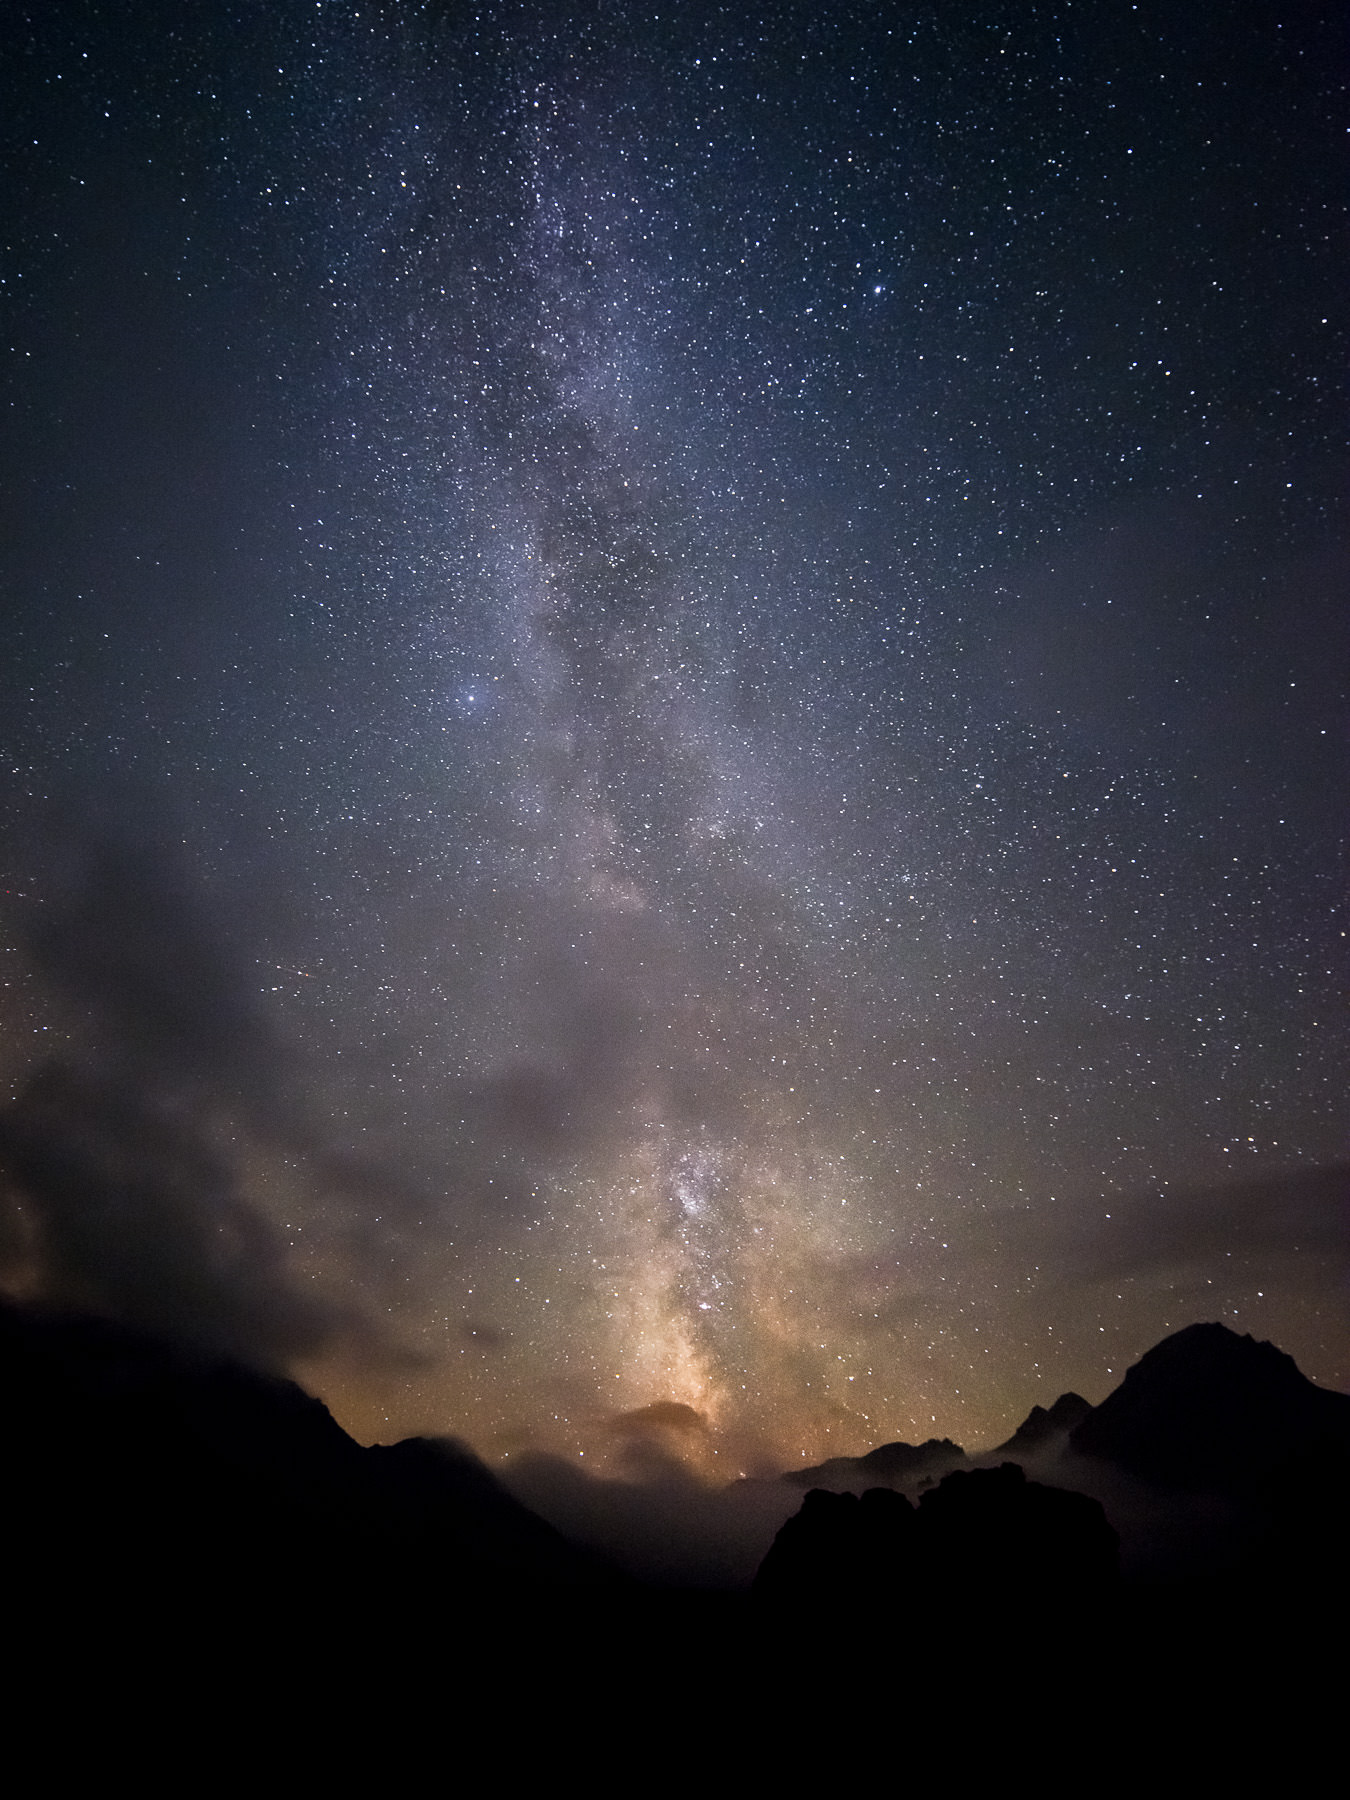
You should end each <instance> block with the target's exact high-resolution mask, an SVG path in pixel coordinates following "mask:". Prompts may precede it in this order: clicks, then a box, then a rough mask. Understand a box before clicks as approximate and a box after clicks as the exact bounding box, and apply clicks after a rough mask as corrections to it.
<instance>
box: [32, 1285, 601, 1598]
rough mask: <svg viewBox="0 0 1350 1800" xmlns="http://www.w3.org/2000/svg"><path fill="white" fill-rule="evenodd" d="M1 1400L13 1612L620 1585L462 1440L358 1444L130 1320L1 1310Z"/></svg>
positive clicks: (266, 1384)
mask: <svg viewBox="0 0 1350 1800" xmlns="http://www.w3.org/2000/svg"><path fill="white" fill-rule="evenodd" d="M0 1408H2V1409H3V1418H4V1421H5V1438H4V1445H5V1457H6V1467H5V1479H4V1484H3V1489H0V1516H2V1517H3V1520H4V1526H5V1529H6V1533H7V1537H6V1541H7V1542H8V1543H9V1544H11V1545H13V1544H22V1545H24V1546H25V1556H24V1559H23V1563H22V1566H21V1567H20V1568H19V1569H18V1571H17V1574H16V1577H15V1582H14V1583H13V1584H12V1586H11V1615H10V1616H11V1619H13V1618H14V1617H15V1616H16V1614H17V1616H18V1617H20V1618H22V1617H25V1616H27V1617H28V1618H29V1620H30V1621H38V1620H40V1619H44V1618H50V1617H52V1616H59V1614H60V1612H61V1610H62V1608H63V1607H65V1606H67V1605H69V1604H71V1603H72V1602H77V1603H78V1604H79V1605H81V1606H90V1605H93V1606H94V1607H95V1608H99V1607H102V1608H113V1609H120V1610H125V1611H126V1613H127V1616H128V1617H129V1618H136V1619H140V1620H151V1619H156V1618H159V1617H171V1616H172V1617H177V1616H180V1615H182V1614H184V1613H185V1612H190V1613H192V1614H193V1615H194V1616H197V1617H214V1618H215V1619H216V1622H217V1624H218V1625H221V1624H223V1623H224V1622H226V1621H227V1620H233V1621H235V1622H238V1621H240V1620H242V1619H243V1618H245V1617H246V1616H257V1615H259V1614H266V1615H267V1616H285V1617H287V1619H288V1620H291V1621H293V1622H296V1621H298V1622H300V1623H302V1624H304V1625H306V1626H310V1625H314V1624H315V1622H316V1621H317V1620H318V1619H319V1618H320V1617H321V1616H324V1615H332V1614H340V1613H343V1612H345V1613H346V1614H347V1615H348V1616H349V1617H350V1616H351V1614H352V1609H353V1608H356V1609H358V1610H359V1609H360V1608H362V1607H363V1606H366V1605H368V1604H374V1605H385V1606H387V1605H388V1604H389V1601H390V1597H391V1596H392V1595H396V1594H397V1595H413V1594H415V1595H417V1596H419V1597H420V1598H421V1599H422V1600H436V1599H440V1600H445V1599H447V1598H452V1599H453V1600H454V1602H455V1604H456V1605H457V1606H459V1607H462V1606H463V1605H464V1604H466V1603H488V1602H491V1603H494V1604H495V1603H496V1602H497V1601H499V1600H501V1599H503V1598H505V1597H506V1596H508V1595H509V1594H510V1593H511V1592H513V1591H516V1590H527V1589H528V1590H533V1589H538V1588H551V1589H558V1590H583V1589H586V1588H589V1587H594V1586H596V1585H603V1584H605V1583H606V1582H609V1581H612V1580H613V1579H614V1578H613V1577H612V1576H610V1575H609V1574H608V1572H607V1571H606V1570H605V1569H604V1567H603V1565H602V1564H601V1562H600V1561H599V1559H597V1558H595V1557H593V1556H589V1555H587V1554H584V1553H582V1552H579V1551H577V1550H575V1549H573V1548H572V1547H571V1546H570V1545H569V1544H568V1543H567V1542H566V1540H565V1539H563V1538H562V1537H561V1536H560V1535H559V1533H557V1532H556V1531H555V1530H554V1529H553V1528H552V1527H551V1526H549V1525H546V1524H545V1523H544V1521H543V1520H541V1519H539V1518H538V1517H536V1516H535V1515H534V1514H533V1513H531V1512H530V1511H529V1510H528V1509H527V1508H526V1507H525V1506H523V1505H521V1503H520V1502H519V1501H517V1500H515V1499H514V1498H513V1497H512V1496H511V1495H510V1494H508V1493H507V1492H506V1490H505V1489H504V1488H502V1486H501V1485H500V1483H498V1481H497V1480H496V1478H495V1477H494V1476H493V1475H492V1474H491V1473H490V1472H489V1471H488V1469H487V1468H486V1467H485V1466H484V1465H483V1464H482V1463H481V1462H480V1461H479V1460H478V1458H477V1457H475V1456H474V1455H473V1454H472V1452H470V1451H469V1450H467V1449H466V1448H464V1447H463V1446H462V1445H458V1444H454V1443H449V1442H434V1441H431V1440H427V1439H410V1440H408V1441H406V1442H404V1443H402V1444H398V1445H395V1446H393V1447H392V1448H373V1449H365V1448H363V1447H362V1446H361V1445H359V1444H357V1443H355V1442H354V1441H353V1440H352V1439H351V1438H350V1437H348V1435H347V1434H346V1432H344V1431H343V1430H342V1429H341V1427H340V1426H339V1425H338V1424H337V1423H336V1422H335V1421H334V1420H333V1418H332V1416H331V1415H330V1414H329V1412H328V1409H327V1408H326V1407H325V1406H324V1405H323V1404H322V1403H321V1402H320V1401H318V1400H315V1399H313V1398H311V1397H310V1396H309V1395H307V1394H306V1393H304V1392H303V1391H302V1390H301V1389H300V1388H299V1387H297V1386H296V1385H295V1384H294V1383H293V1382H290V1381H286V1380H283V1379H280V1378H277V1377H272V1376H267V1375H261V1374H258V1373H257V1372H255V1371H253V1370H250V1369H246V1368H244V1367H242V1366H241V1365H239V1364H237V1363H232V1362H228V1361H224V1360H221V1359H215V1358H209V1357H206V1356H197V1355H193V1354H191V1353H188V1352H184V1351H182V1350H178V1349H174V1348H171V1347H169V1346H167V1345H166V1344H164V1343H162V1342H159V1341H158V1340H156V1339H153V1338H150V1337H147V1336H146V1335H144V1334H142V1333H139V1332H136V1331H133V1330H130V1329H128V1328H126V1327H124V1326H120V1325H113V1324H108V1323H106V1322H102V1321H97V1320H89V1319H75V1320H72V1319H60V1318H53V1317H47V1316H42V1315H39V1314H34V1313H30V1312H26V1311H23V1310H20V1309H18V1308H15V1307H11V1306H0ZM291 1628H295V1626H294V1623H293V1624H292V1627H291Z"/></svg>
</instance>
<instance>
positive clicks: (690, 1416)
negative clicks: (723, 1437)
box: [609, 1400, 709, 1437]
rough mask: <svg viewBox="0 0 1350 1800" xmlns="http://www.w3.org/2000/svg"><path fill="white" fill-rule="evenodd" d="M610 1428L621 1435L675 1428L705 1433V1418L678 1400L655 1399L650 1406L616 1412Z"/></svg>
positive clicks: (685, 1433) (687, 1432) (684, 1432)
mask: <svg viewBox="0 0 1350 1800" xmlns="http://www.w3.org/2000/svg"><path fill="white" fill-rule="evenodd" d="M609 1429H610V1430H611V1431H612V1432H614V1433H615V1434H616V1435H618V1436H622V1437H630V1436H632V1437H645V1436H648V1435H649V1434H650V1433H652V1432H653V1431H655V1432H668V1431H673V1432H677V1433H679V1434H681V1435H683V1436H686V1437H687V1436H706V1435H707V1433H708V1429H709V1427H708V1421H707V1419H706V1418H705V1417H704V1416H703V1414H702V1413H701V1412H698V1411H696V1410H695V1408H694V1407H692V1406H685V1405H684V1404H683V1403H682V1402H681V1401H679V1400H654V1401H653V1402H652V1403H651V1405H650V1406H638V1407H634V1409H633V1410H632V1411H631V1412H622V1413H616V1414H615V1415H614V1417H613V1418H612V1419H611V1420H610V1421H609Z"/></svg>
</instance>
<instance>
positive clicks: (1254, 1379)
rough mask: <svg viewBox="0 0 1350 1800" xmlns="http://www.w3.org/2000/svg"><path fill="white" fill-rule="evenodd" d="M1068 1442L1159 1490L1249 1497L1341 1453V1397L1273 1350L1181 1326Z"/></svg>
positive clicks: (1229, 1334) (1348, 1410) (1346, 1437)
mask: <svg viewBox="0 0 1350 1800" xmlns="http://www.w3.org/2000/svg"><path fill="white" fill-rule="evenodd" d="M1069 1444H1070V1446H1071V1448H1072V1449H1073V1450H1074V1451H1076V1452H1077V1453H1078V1454H1079V1455H1082V1456H1092V1457H1098V1458H1101V1459H1103V1460H1105V1461H1109V1462H1112V1463H1114V1464H1115V1465H1116V1466H1117V1467H1118V1468H1121V1469H1126V1470H1128V1471H1129V1472H1130V1473H1131V1474H1133V1475H1139V1476H1142V1477H1143V1478H1144V1479H1145V1480H1148V1481H1152V1482H1155V1483H1158V1484H1159V1485H1162V1486H1166V1487H1172V1488H1180V1489H1187V1490H1197V1489H1203V1490H1206V1491H1210V1492H1214V1493H1228V1494H1233V1493H1244V1492H1250V1491H1251V1490H1252V1488H1253V1487H1254V1486H1259V1485H1261V1484H1262V1483H1266V1482H1269V1481H1270V1480H1271V1479H1272V1478H1273V1477H1275V1476H1276V1475H1277V1474H1278V1472H1279V1471H1280V1469H1281V1468H1282V1467H1283V1466H1285V1465H1287V1464H1289V1463H1291V1462H1292V1461H1293V1460H1295V1459H1302V1460H1306V1459H1308V1458H1316V1457H1318V1456H1319V1455H1323V1454H1325V1455H1335V1456H1339V1457H1344V1456H1345V1454H1346V1452H1347V1450H1348V1449H1350V1395H1345V1394H1337V1393H1332V1392H1330V1391H1329V1390H1328V1389H1325V1388H1319V1387H1317V1386H1316V1385H1315V1384H1314V1383H1313V1382H1311V1381H1309V1380H1308V1378H1307V1376H1305V1375H1304V1374H1303V1373H1302V1372H1301V1371H1300V1369H1299V1367H1298V1365H1297V1363H1295V1361H1294V1359H1293V1357H1291V1356H1286V1355H1285V1354H1284V1352H1283V1351H1281V1350H1277V1349H1276V1348H1275V1346H1274V1345H1273V1344H1268V1343H1258V1342H1257V1341H1256V1340H1255V1339H1254V1338H1252V1337H1249V1336H1241V1337H1240V1336H1239V1335H1238V1334H1237V1333H1236V1332H1234V1331H1230V1330H1229V1329H1228V1327H1227V1326H1225V1325H1220V1324H1205V1325H1189V1326H1187V1327H1186V1328H1185V1330H1183V1331H1178V1332H1175V1333H1174V1334H1173V1335H1172V1336H1171V1337H1168V1338H1164V1339H1163V1341H1162V1342H1161V1343H1160V1344H1157V1345H1155V1346H1154V1348H1153V1349H1152V1350H1149V1351H1148V1352H1147V1353H1146V1354H1145V1355H1144V1356H1142V1357H1141V1358H1140V1359H1139V1361H1138V1362H1137V1363H1135V1365H1134V1366H1133V1368H1131V1369H1130V1370H1129V1371H1128V1372H1127V1374H1126V1376H1125V1379H1124V1380H1123V1381H1122V1382H1121V1384H1120V1386H1119V1387H1118V1388H1116V1389H1115V1390H1114V1391H1113V1392H1112V1393H1111V1394H1109V1395H1108V1396H1107V1398H1106V1399H1105V1400H1103V1401H1102V1403H1101V1405H1100V1406H1097V1407H1094V1408H1093V1409H1092V1411H1091V1412H1090V1413H1088V1415H1087V1416H1086V1417H1085V1418H1084V1419H1083V1420H1082V1421H1081V1422H1080V1423H1079V1424H1077V1425H1076V1426H1074V1428H1073V1429H1072V1431H1071V1432H1070V1433H1069Z"/></svg>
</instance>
